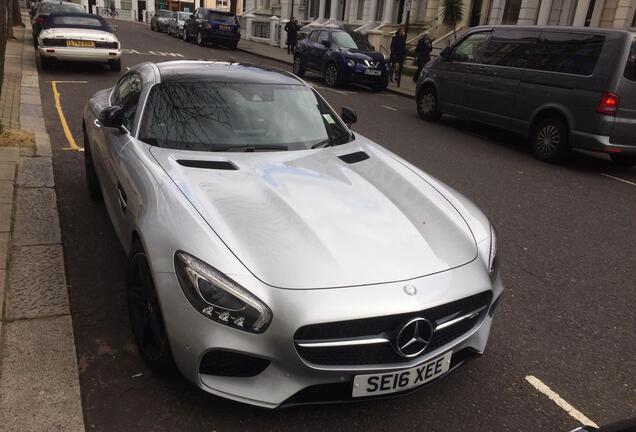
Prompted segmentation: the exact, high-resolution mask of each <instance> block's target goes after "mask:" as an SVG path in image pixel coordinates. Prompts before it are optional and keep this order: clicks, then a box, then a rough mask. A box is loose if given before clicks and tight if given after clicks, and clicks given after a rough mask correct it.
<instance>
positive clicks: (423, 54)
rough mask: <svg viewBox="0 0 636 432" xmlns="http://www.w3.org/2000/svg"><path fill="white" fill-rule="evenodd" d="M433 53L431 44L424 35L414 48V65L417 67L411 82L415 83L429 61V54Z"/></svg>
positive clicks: (428, 38)
mask: <svg viewBox="0 0 636 432" xmlns="http://www.w3.org/2000/svg"><path fill="white" fill-rule="evenodd" d="M432 51H433V42H431V38H430V37H429V36H428V34H425V35H424V36H422V37H421V38H420V40H418V41H417V46H416V47H415V64H416V65H417V71H416V72H415V75H413V81H415V82H417V80H418V79H419V78H420V74H421V73H422V69H424V66H426V63H428V62H430V61H431V52H432Z"/></svg>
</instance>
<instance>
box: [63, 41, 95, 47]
mask: <svg viewBox="0 0 636 432" xmlns="http://www.w3.org/2000/svg"><path fill="white" fill-rule="evenodd" d="M66 46H67V47H73V48H95V41H85V40H72V39H70V40H67V41H66Z"/></svg>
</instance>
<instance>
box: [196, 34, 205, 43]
mask: <svg viewBox="0 0 636 432" xmlns="http://www.w3.org/2000/svg"><path fill="white" fill-rule="evenodd" d="M204 44H205V42H204V41H203V34H202V33H201V30H199V31H198V32H197V45H199V46H203V45H204Z"/></svg>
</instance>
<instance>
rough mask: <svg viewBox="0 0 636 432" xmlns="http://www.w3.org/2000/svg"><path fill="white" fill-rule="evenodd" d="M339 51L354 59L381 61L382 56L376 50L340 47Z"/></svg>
mask: <svg viewBox="0 0 636 432" xmlns="http://www.w3.org/2000/svg"><path fill="white" fill-rule="evenodd" d="M341 51H342V52H343V53H345V55H347V57H350V58H354V59H356V60H373V61H383V60H384V56H383V55H382V54H381V53H379V52H377V51H371V50H365V49H359V48H355V49H353V48H352V49H345V48H341Z"/></svg>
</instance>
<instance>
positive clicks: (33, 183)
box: [16, 157, 55, 187]
mask: <svg viewBox="0 0 636 432" xmlns="http://www.w3.org/2000/svg"><path fill="white" fill-rule="evenodd" d="M16 184H17V185H18V186H21V187H53V186H54V185H55V183H54V181H53V165H52V164H51V158H50V157H23V158H21V159H20V164H19V165H18V178H17V180H16Z"/></svg>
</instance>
